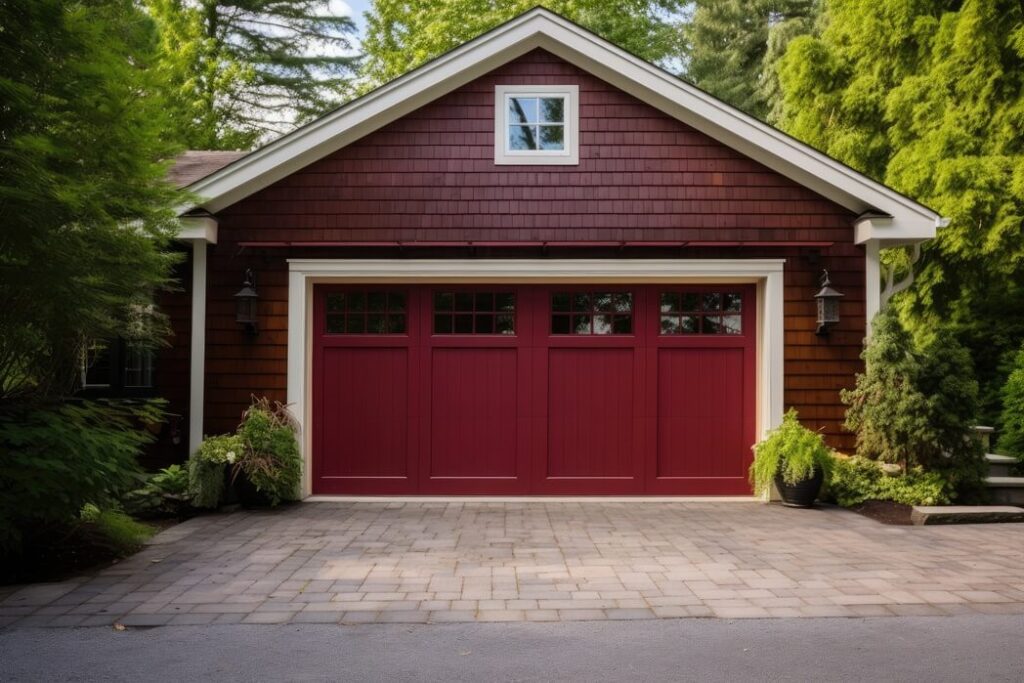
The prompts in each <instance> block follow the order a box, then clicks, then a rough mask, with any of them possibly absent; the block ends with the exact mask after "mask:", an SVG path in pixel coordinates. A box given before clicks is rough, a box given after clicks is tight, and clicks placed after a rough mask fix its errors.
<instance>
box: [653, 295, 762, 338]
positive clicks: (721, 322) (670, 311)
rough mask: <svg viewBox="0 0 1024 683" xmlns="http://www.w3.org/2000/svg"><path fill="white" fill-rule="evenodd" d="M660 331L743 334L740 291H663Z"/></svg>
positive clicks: (664, 332) (660, 300)
mask: <svg viewBox="0 0 1024 683" xmlns="http://www.w3.org/2000/svg"><path fill="white" fill-rule="evenodd" d="M659 304H660V309H661V334H669V335H671V334H743V297H742V295H740V293H738V292H727V291H722V292H686V291H675V292H661V294H660V295H659Z"/></svg>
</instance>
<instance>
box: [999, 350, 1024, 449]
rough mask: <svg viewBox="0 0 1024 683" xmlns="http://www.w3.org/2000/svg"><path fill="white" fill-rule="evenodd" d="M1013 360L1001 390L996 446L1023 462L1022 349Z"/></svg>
mask: <svg viewBox="0 0 1024 683" xmlns="http://www.w3.org/2000/svg"><path fill="white" fill-rule="evenodd" d="M1013 360H1014V363H1013V370H1012V372H1010V376H1009V377H1008V378H1007V380H1006V384H1005V385H1003V390H1002V398H1003V414H1002V425H1003V429H1002V434H1000V435H999V443H998V446H997V448H998V449H999V452H1000V453H1005V454H1006V455H1013V456H1016V458H1017V459H1018V460H1020V461H1021V462H1024V350H1021V351H1018V352H1017V353H1016V354H1014V358H1013Z"/></svg>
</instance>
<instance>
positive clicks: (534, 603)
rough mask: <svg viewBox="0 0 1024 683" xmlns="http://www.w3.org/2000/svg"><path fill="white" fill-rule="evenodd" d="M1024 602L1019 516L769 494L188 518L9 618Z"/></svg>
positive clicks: (30, 621) (984, 608) (866, 611)
mask: <svg viewBox="0 0 1024 683" xmlns="http://www.w3.org/2000/svg"><path fill="white" fill-rule="evenodd" d="M972 612H973V613H982V614H1024V525H1020V524H1006V525H977V526H948V527H947V526H935V527H931V526H923V527H891V526H883V525H880V524H878V523H876V522H874V521H871V520H869V519H866V518H864V517H860V516H858V515H856V514H853V513H850V512H846V511H843V510H838V509H831V508H825V509H820V510H792V509H788V508H784V507H781V506H777V505H762V504H759V503H735V502H730V503H721V502H720V503H716V502H707V503H704V502H698V503H690V502H687V503H621V502H615V503H601V502H579V503H544V502H529V503H491V502H479V503H476V502H441V501H439V502H436V503H419V502H415V503H414V502H409V503H403V502H381V503H306V504H301V505H296V506H292V507H289V508H284V509H281V510H277V511H273V512H236V513H232V514H223V515H210V516H205V517H199V518H196V519H192V520H190V521H188V522H185V523H184V524H181V525H178V526H176V527H173V528H172V529H169V530H167V531H165V532H163V533H161V534H159V535H158V536H156V538H155V539H154V542H153V543H152V544H151V545H150V546H148V547H147V548H146V549H145V550H144V551H142V552H141V553H139V554H137V555H135V556H134V557H132V558H129V559H128V560H125V561H124V562H121V563H120V564H117V565H115V566H113V567H110V568H108V569H106V570H104V571H101V572H100V573H99V574H97V575H95V576H91V577H83V578H80V579H75V580H70V581H64V582H61V583H53V584H36V585H30V586H20V587H5V588H4V589H3V591H2V592H0V628H2V627H5V626H12V625H14V626H17V625H18V624H24V625H37V626H38V625H43V626H108V627H109V625H111V624H113V623H115V622H120V623H123V624H126V625H128V626H162V625H167V624H170V625H174V624H211V623H212V624H235V623H242V624H280V623H328V624H330V623H340V624H361V623H386V622H389V623H403V624H404V623H407V624H418V623H446V622H465V621H478V622H502V621H517V622H519V621H579V620H595V619H601V620H603V619H609V620H612V619H614V620H619V619H655V618H686V617H722V618H785V617H822V616H827V617H864V616H894V615H928V616H941V615H952V614H965V613H972Z"/></svg>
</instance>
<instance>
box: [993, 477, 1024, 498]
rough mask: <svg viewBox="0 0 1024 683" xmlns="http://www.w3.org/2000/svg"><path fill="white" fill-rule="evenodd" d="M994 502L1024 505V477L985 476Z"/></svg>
mask: <svg viewBox="0 0 1024 683" xmlns="http://www.w3.org/2000/svg"><path fill="white" fill-rule="evenodd" d="M985 486H987V487H988V490H989V493H990V494H992V502H993V503H998V504H999V505H1024V477H985Z"/></svg>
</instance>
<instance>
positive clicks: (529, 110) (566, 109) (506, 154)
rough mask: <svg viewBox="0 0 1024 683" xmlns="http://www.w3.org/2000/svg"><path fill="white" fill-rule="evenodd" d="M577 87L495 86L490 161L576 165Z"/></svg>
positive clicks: (577, 159) (577, 156) (577, 157)
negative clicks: (492, 151)
mask: <svg viewBox="0 0 1024 683" xmlns="http://www.w3.org/2000/svg"><path fill="white" fill-rule="evenodd" d="M578 99H579V86H576V85H533V86H531V85H499V86H495V100H494V112H495V116H494V125H495V127H494V163H496V164H573V165H574V164H578V163H579V144H578V135H577V131H578V130H579V105H578Z"/></svg>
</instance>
